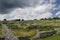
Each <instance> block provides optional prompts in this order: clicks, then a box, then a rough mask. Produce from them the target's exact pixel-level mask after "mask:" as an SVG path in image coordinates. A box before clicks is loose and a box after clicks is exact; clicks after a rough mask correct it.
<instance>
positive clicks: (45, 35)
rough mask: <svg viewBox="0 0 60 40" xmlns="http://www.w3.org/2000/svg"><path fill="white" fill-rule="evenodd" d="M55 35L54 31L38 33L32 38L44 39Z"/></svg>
mask: <svg viewBox="0 0 60 40" xmlns="http://www.w3.org/2000/svg"><path fill="white" fill-rule="evenodd" d="M55 33H56V31H55V30H50V31H40V32H38V33H37V34H36V35H35V36H34V37H33V38H44V37H48V36H52V35H53V34H55ZM33 38H32V39H33Z"/></svg>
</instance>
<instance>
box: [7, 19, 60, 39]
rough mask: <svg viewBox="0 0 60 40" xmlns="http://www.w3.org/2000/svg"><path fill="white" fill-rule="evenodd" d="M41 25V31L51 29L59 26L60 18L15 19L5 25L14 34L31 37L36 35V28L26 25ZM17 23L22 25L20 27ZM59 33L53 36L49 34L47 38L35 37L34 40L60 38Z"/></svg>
mask: <svg viewBox="0 0 60 40" xmlns="http://www.w3.org/2000/svg"><path fill="white" fill-rule="evenodd" d="M31 24H34V25H41V26H42V27H41V28H40V30H41V31H47V30H53V29H55V28H60V20H29V21H16V22H7V23H6V25H7V26H8V28H10V29H11V30H12V32H13V33H14V35H15V36H28V37H32V36H34V35H36V30H37V29H31V30H29V29H28V25H31ZM18 25H22V26H21V28H20V27H18ZM59 37H60V34H57V35H55V36H50V37H47V38H36V39H34V40H60V38H59Z"/></svg>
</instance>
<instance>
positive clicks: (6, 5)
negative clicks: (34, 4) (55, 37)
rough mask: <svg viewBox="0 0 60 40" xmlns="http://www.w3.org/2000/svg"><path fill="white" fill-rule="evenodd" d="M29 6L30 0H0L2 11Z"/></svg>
mask: <svg viewBox="0 0 60 40" xmlns="http://www.w3.org/2000/svg"><path fill="white" fill-rule="evenodd" d="M26 6H29V0H0V13H1V14H4V13H8V12H9V11H10V9H14V8H17V7H20V8H23V7H26Z"/></svg>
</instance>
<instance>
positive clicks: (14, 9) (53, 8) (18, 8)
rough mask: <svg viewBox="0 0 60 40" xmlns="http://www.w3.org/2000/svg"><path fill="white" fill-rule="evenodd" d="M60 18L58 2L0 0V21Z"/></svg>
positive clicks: (44, 0) (54, 0)
mask: <svg viewBox="0 0 60 40" xmlns="http://www.w3.org/2000/svg"><path fill="white" fill-rule="evenodd" d="M54 16H58V17H60V0H0V20H3V19H4V18H6V19H8V20H12V19H18V18H20V19H25V20H32V19H41V18H49V17H54Z"/></svg>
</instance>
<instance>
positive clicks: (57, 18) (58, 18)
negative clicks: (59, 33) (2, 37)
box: [40, 17, 60, 20]
mask: <svg viewBox="0 0 60 40" xmlns="http://www.w3.org/2000/svg"><path fill="white" fill-rule="evenodd" d="M53 19H54V20H56V19H60V18H59V17H53V18H50V17H49V18H42V19H40V20H53Z"/></svg>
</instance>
